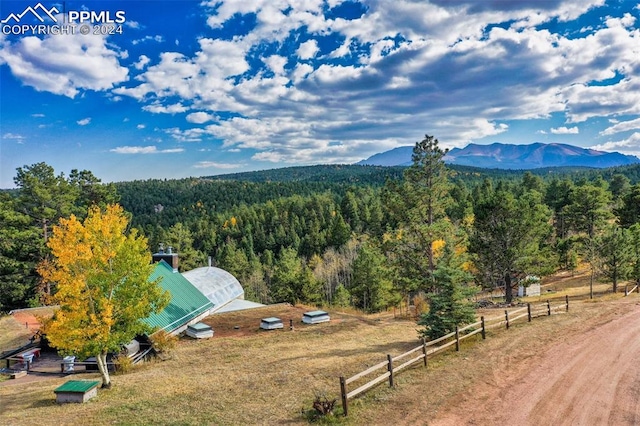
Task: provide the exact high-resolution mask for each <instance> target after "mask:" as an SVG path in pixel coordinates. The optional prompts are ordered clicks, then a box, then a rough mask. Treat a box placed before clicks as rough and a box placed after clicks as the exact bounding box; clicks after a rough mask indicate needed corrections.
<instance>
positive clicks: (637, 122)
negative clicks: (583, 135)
mask: <svg viewBox="0 0 640 426" xmlns="http://www.w3.org/2000/svg"><path fill="white" fill-rule="evenodd" d="M610 122H611V123H613V126H610V127H607V128H606V129H604V130H603V131H602V132H600V136H609V135H613V134H615V133H620V132H627V131H629V130H640V118H636V119H634V120H627V121H622V122H620V121H618V120H610Z"/></svg>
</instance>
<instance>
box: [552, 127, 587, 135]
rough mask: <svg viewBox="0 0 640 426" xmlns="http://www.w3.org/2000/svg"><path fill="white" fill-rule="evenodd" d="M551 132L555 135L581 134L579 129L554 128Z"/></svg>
mask: <svg viewBox="0 0 640 426" xmlns="http://www.w3.org/2000/svg"><path fill="white" fill-rule="evenodd" d="M550 132H551V133H552V134H554V135H577V134H578V133H580V129H578V127H564V126H563V127H553V128H551V130H550Z"/></svg>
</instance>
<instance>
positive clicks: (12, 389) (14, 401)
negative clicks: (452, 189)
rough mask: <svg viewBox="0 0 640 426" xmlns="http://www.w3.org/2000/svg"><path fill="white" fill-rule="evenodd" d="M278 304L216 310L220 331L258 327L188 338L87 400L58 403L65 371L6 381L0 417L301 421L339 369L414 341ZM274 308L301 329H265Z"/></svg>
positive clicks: (411, 335) (334, 389)
mask: <svg viewBox="0 0 640 426" xmlns="http://www.w3.org/2000/svg"><path fill="white" fill-rule="evenodd" d="M280 309H281V311H280V312H277V309H276V311H274V309H273V308H269V309H268V310H262V309H261V310H256V311H246V312H245V313H243V314H240V313H235V314H229V316H222V315H220V316H214V317H211V318H209V319H208V320H207V322H211V323H214V327H216V325H215V323H216V321H219V326H220V330H221V334H223V333H222V329H223V328H224V323H228V324H229V325H228V326H227V327H229V326H231V329H232V330H235V329H234V328H233V326H232V324H241V326H240V329H239V330H238V331H242V329H243V328H247V327H249V326H248V324H250V323H252V324H254V325H253V328H252V330H251V331H252V333H249V334H244V335H242V336H241V337H236V336H228V337H221V336H219V335H216V336H214V338H212V339H208V340H191V339H181V340H180V342H179V344H178V348H177V349H175V350H174V351H173V354H172V356H171V358H170V359H169V360H166V361H163V362H160V361H158V362H153V363H148V364H146V365H143V366H141V367H138V368H134V370H133V371H131V372H129V373H128V374H126V375H116V376H114V377H113V383H114V386H113V388H112V389H111V390H108V391H100V392H99V397H98V398H97V399H94V400H92V401H90V402H89V403H86V404H82V405H77V406H76V405H74V406H71V407H69V406H57V405H56V404H55V402H54V394H53V390H54V389H55V388H56V387H57V386H59V385H60V384H62V383H64V382H65V381H66V380H67V379H65V378H54V379H48V380H46V381H39V382H34V383H23V384H16V385H14V384H12V385H10V386H0V399H2V401H3V404H2V406H3V408H1V409H0V423H2V424H29V423H33V422H38V421H40V420H41V419H42V418H46V419H47V421H48V422H49V423H51V424H63V423H66V424H74V423H76V422H81V421H83V422H84V423H85V424H87V423H86V419H91V424H113V423H116V424H185V425H186V424H193V425H202V424H216V425H240V424H283V423H289V424H296V423H300V424H304V423H306V418H305V416H304V415H303V411H307V410H309V409H310V408H311V404H312V401H313V399H314V397H315V394H316V393H323V392H324V393H326V394H327V395H328V396H330V397H337V396H338V392H339V381H338V377H339V376H340V375H341V374H346V375H350V374H355V373H357V372H358V371H360V370H363V369H365V368H367V367H368V366H370V365H373V364H375V363H378V362H380V360H381V358H382V359H384V356H385V355H384V354H386V353H393V354H399V353H401V352H403V351H405V350H406V349H407V348H408V347H412V346H415V345H416V342H417V333H416V325H415V323H414V322H412V321H397V320H393V318H390V319H386V320H378V321H376V320H368V319H364V320H363V319H361V318H358V317H355V316H352V315H346V314H340V313H335V312H331V314H332V321H331V322H330V323H324V324H318V325H313V326H311V325H304V324H302V323H301V322H300V319H299V317H298V316H297V315H295V316H293V314H294V313H295V312H297V310H302V311H304V310H308V309H304V308H298V307H296V308H291V307H286V306H281V307H280ZM292 309H293V311H292ZM276 314H277V315H280V316H281V317H282V318H288V317H289V316H292V317H295V318H297V320H296V322H295V330H294V331H289V330H288V327H286V328H285V329H284V330H274V331H259V330H258V325H259V319H260V318H261V317H265V316H272V315H276ZM242 324H245V325H242ZM216 334H217V332H216ZM82 377H83V378H84V377H87V378H90V377H95V376H91V375H86V376H85V375H83V376H82Z"/></svg>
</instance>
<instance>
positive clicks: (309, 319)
mask: <svg viewBox="0 0 640 426" xmlns="http://www.w3.org/2000/svg"><path fill="white" fill-rule="evenodd" d="M330 320H331V318H329V314H328V313H326V312H325V311H310V312H305V313H304V315H302V322H303V323H305V324H318V323H321V322H328V321H330Z"/></svg>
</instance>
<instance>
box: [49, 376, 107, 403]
mask: <svg viewBox="0 0 640 426" xmlns="http://www.w3.org/2000/svg"><path fill="white" fill-rule="evenodd" d="M99 384H100V381H98V380H69V381H68V382H67V383H65V384H63V385H62V386H59V387H57V388H56V389H55V390H54V391H53V392H55V394H56V402H57V403H60V404H64V403H67V402H79V403H82V402H86V401H88V400H90V399H91V398H93V397H95V396H97V395H98V385H99Z"/></svg>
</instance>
